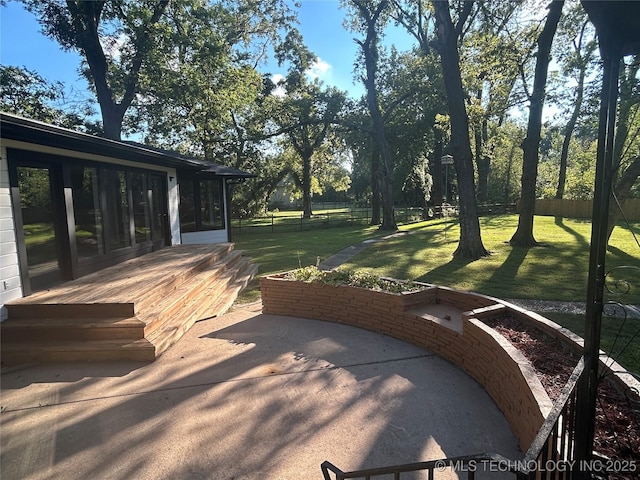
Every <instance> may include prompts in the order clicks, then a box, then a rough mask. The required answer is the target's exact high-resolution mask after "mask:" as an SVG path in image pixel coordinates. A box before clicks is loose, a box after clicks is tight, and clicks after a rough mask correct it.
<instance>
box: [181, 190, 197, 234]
mask: <svg viewBox="0 0 640 480" xmlns="http://www.w3.org/2000/svg"><path fill="white" fill-rule="evenodd" d="M179 188H180V230H181V231H182V232H195V231H196V213H195V196H194V193H193V181H192V180H189V179H186V180H181V181H180V187H179Z"/></svg>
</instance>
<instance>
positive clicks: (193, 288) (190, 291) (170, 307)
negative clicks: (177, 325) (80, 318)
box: [137, 252, 243, 336]
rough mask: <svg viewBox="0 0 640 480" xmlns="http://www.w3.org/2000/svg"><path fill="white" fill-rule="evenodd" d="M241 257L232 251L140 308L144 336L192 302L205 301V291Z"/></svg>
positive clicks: (177, 315) (217, 282) (218, 284)
mask: <svg viewBox="0 0 640 480" xmlns="http://www.w3.org/2000/svg"><path fill="white" fill-rule="evenodd" d="M242 258H243V257H242V256H241V254H240V253H239V252H232V253H231V254H230V255H229V256H228V258H226V259H225V260H224V261H221V262H217V263H215V264H213V265H212V266H211V267H210V268H209V269H207V270H203V271H201V272H199V273H197V274H196V275H194V276H192V277H191V278H190V279H189V281H187V282H183V283H182V284H180V285H179V286H178V287H176V288H175V289H174V290H173V291H171V292H170V293H168V294H166V295H165V296H164V297H161V298H157V299H156V300H157V301H156V302H155V303H154V304H153V305H150V306H149V307H148V308H146V309H144V310H141V311H140V312H139V313H138V315H137V317H138V318H139V319H140V320H141V321H143V322H144V323H145V325H146V326H145V336H146V335H149V334H151V333H152V332H153V331H154V330H157V329H158V328H162V326H163V325H164V324H165V323H167V322H171V321H172V319H174V318H176V317H180V316H181V315H182V314H183V312H184V311H185V309H188V308H190V307H192V306H193V304H194V303H198V302H202V301H204V302H207V298H206V295H207V293H206V291H209V290H211V289H212V288H215V287H216V286H220V283H221V280H222V281H224V280H223V279H224V277H225V275H226V274H227V272H229V271H233V268H234V266H235V265H236V263H237V262H239V261H240V260H241V259H242Z"/></svg>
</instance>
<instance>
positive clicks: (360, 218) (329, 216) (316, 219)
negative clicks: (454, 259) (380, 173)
mask: <svg viewBox="0 0 640 480" xmlns="http://www.w3.org/2000/svg"><path fill="white" fill-rule="evenodd" d="M395 215H396V221H397V222H399V223H405V224H406V223H412V222H419V221H421V220H422V219H423V209H422V208H418V207H415V208H414V207H408V208H396V209H395ZM370 221H371V209H370V208H350V209H343V210H336V211H334V212H330V213H323V214H320V215H312V216H311V218H304V216H303V215H302V214H300V213H295V214H289V215H288V214H287V212H281V213H279V214H277V215H268V216H264V217H254V218H247V219H243V218H234V219H232V220H231V232H232V235H233V234H236V235H237V234H250V233H264V232H271V233H274V232H296V231H298V232H299V231H304V230H311V229H315V228H332V227H344V226H351V225H368V224H369V223H370Z"/></svg>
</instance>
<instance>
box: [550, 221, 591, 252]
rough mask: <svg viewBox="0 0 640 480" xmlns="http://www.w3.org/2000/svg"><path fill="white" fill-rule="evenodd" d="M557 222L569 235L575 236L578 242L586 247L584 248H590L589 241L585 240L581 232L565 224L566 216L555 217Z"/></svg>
mask: <svg viewBox="0 0 640 480" xmlns="http://www.w3.org/2000/svg"><path fill="white" fill-rule="evenodd" d="M555 224H556V225H557V226H558V227H560V228H561V229H562V230H564V231H565V232H567V233H568V234H569V235H571V236H572V237H573V238H575V239H576V242H577V243H578V245H580V246H581V247H584V248H589V242H587V241H586V240H585V238H584V236H582V235H581V234H580V233H579V232H577V231H576V230H574V229H573V228H570V227H568V226H567V225H565V223H564V218H562V217H555Z"/></svg>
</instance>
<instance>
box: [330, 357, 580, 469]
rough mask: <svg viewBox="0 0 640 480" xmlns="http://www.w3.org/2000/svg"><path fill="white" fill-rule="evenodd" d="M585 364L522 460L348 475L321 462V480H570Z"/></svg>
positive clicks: (496, 458)
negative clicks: (415, 477) (411, 479)
mask: <svg viewBox="0 0 640 480" xmlns="http://www.w3.org/2000/svg"><path fill="white" fill-rule="evenodd" d="M584 365H585V359H584V357H582V358H580V361H579V362H578V364H577V365H576V367H575V368H574V370H573V372H572V373H571V376H570V377H569V380H568V381H567V383H566V385H565V386H564V388H563V389H562V392H561V393H560V396H559V397H558V399H557V400H556V402H555V403H554V407H553V408H552V409H551V412H549V415H547V418H546V420H545V421H544V423H543V424H542V427H540V430H539V431H538V434H537V435H536V437H535V439H534V440H533V442H532V443H531V446H530V447H529V450H528V451H527V453H526V455H525V456H524V458H523V459H521V460H509V459H507V458H505V457H503V456H501V455H497V454H490V453H484V454H477V455H469V456H462V457H453V458H443V459H439V460H430V461H427V462H417V463H407V464H403V465H393V466H387V467H379V468H370V469H366V470H354V471H350V472H343V471H342V470H340V469H339V468H338V467H336V466H335V465H333V464H332V463H330V462H323V463H322V465H321V466H320V468H321V469H322V475H323V476H324V480H334V479H335V480H344V479H347V478H364V479H365V480H370V479H371V478H373V477H380V476H383V475H386V476H389V475H393V478H394V479H395V480H400V478H401V474H402V473H409V472H427V473H428V478H429V480H437V476H436V475H437V474H438V473H442V472H452V471H453V472H455V473H457V474H458V475H459V477H460V478H465V477H464V475H465V474H466V478H467V479H469V480H473V479H474V478H475V475H476V473H480V472H500V473H503V474H509V473H510V474H512V475H513V477H514V478H515V479H517V480H532V479H536V480H551V479H554V480H555V479H558V480H560V479H562V480H564V479H570V478H572V474H573V472H575V471H576V470H577V467H578V466H577V465H576V462H575V456H574V431H575V413H576V411H575V404H576V392H577V389H576V385H577V383H578V379H579V378H580V375H581V374H582V371H583V370H584ZM332 474H333V477H332V476H331V475H332ZM575 478H577V477H575Z"/></svg>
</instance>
